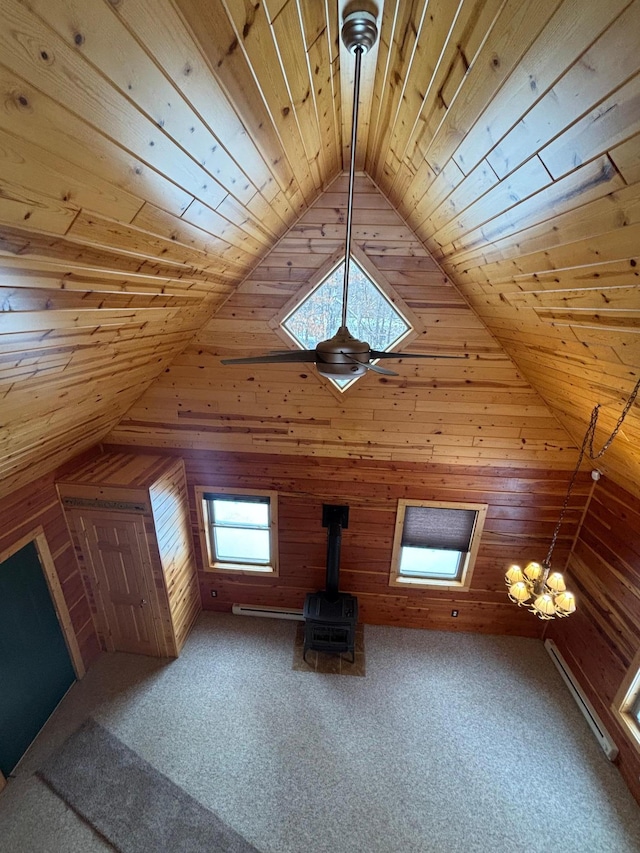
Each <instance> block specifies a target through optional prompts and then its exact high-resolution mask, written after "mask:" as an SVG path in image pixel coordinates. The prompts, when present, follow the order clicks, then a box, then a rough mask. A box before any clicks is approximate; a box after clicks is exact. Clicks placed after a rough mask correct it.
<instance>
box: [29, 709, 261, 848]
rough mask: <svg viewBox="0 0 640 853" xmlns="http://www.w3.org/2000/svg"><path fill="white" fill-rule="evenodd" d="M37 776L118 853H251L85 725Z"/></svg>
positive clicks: (116, 743) (148, 768) (178, 791)
mask: <svg viewBox="0 0 640 853" xmlns="http://www.w3.org/2000/svg"><path fill="white" fill-rule="evenodd" d="M38 776H40V778H41V779H43V780H44V781H45V782H46V783H47V785H49V787H50V788H51V789H52V790H53V791H55V793H56V794H57V795H58V796H59V797H61V798H62V799H63V800H64V802H65V803H67V805H69V806H70V807H71V808H72V809H73V810H74V811H75V812H76V814H78V815H79V816H80V817H81V818H83V820H85V821H86V822H87V823H88V824H89V825H90V826H91V827H92V829H94V830H95V831H96V832H97V833H98V834H99V835H100V836H101V837H102V838H104V839H105V840H106V841H108V842H109V843H110V844H112V845H113V847H114V848H115V849H116V850H118V851H119V853H147V851H149V850H163V851H173V850H180V851H182V853H202V851H205V850H206V851H211V852H212V853H214V851H215V853H257V851H256V848H255V847H252V846H251V845H250V844H248V843H247V842H246V841H245V840H244V839H243V838H242V837H241V836H239V835H238V833H237V832H234V830H233V829H231V828H230V827H228V826H227V825H226V824H224V823H223V822H222V821H221V820H220V818H218V816H217V815H215V814H214V813H213V812H211V811H209V810H208V809H205V808H204V807H203V806H202V805H200V803H199V802H198V801H197V800H194V799H193V797H190V796H189V795H188V794H186V793H185V791H184V790H183V789H182V788H179V787H178V786H177V785H175V784H174V783H173V782H172V781H171V780H170V779H168V778H167V777H166V776H165V775H164V774H163V773H160V772H159V771H158V770H156V769H155V768H154V767H153V766H152V765H151V764H149V763H148V762H147V761H144V760H143V759H142V758H140V756H139V755H137V753H135V752H134V751H133V750H131V749H129V748H128V747H127V746H125V745H124V744H123V743H122V742H121V741H120V740H118V738H117V737H114V735H112V734H110V733H109V732H108V731H107V730H106V729H103V728H102V726H100V725H98V724H97V723H96V722H95V721H94V720H92V719H89V720H87V721H86V722H85V723H83V725H82V726H81V727H80V728H79V729H78V731H77V732H74V734H72V735H71V737H70V738H69V739H68V740H67V741H65V743H64V744H63V745H62V746H61V747H60V749H59V750H57V752H55V753H54V754H53V755H52V756H51V757H50V758H49V759H48V761H47V762H46V764H45V765H44V767H42V768H41V769H40V770H39V771H38Z"/></svg>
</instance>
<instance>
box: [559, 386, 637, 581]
mask: <svg viewBox="0 0 640 853" xmlns="http://www.w3.org/2000/svg"><path fill="white" fill-rule="evenodd" d="M639 391H640V379H638V381H637V382H636V384H635V387H634V389H633V391H632V392H631V396H630V397H629V399H628V400H627V402H626V404H625V407H624V409H623V410H622V413H621V415H620V417H619V418H618V421H617V423H616V425H615V427H614V428H613V432H612V433H611V435H610V436H609V438H608V439H607V440H606V441H605V443H604V444H603V445H602V448H601V449H600V450H599V451H598V452H597V453H595V452H594V449H593V439H594V437H595V433H596V425H597V423H598V414H599V413H600V403H598V405H597V406H595V407H594V409H593V411H592V412H591V419H590V421H589V426H588V427H587V431H586V432H585V434H584V439H583V440H582V447H581V448H580V454H579V456H578V462H577V464H576V467H575V468H574V471H573V474H572V475H571V479H570V480H569V487H568V489H567V494H566V496H565V499H564V503H563V504H562V509H561V510H560V517H559V518H558V522H557V524H556V527H555V530H554V531H553V536H552V538H551V545H550V546H549V550H548V552H547V556H546V557H545V560H544V566H545V573H546V572H548V571H549V568H550V566H551V555H552V554H553V549H554V548H555V547H556V541H557V539H558V534H559V533H560V527H561V525H562V522H563V520H564V516H565V513H566V511H567V507H568V506H569V498H570V497H571V492H572V490H573V485H574V483H575V481H576V477H577V476H578V471H579V470H580V466H581V465H582V460H583V459H584V455H585V452H586V450H587V445H588V446H589V459H593V460H595V459H600V457H601V456H602V454H603V453H604V452H605V451H606V450H608V448H609V445H610V444H611V442H612V441H613V439H614V438H615V437H616V435H617V434H618V432H619V431H620V427H621V426H622V423H623V421H624V419H625V418H626V417H627V414H628V412H629V409H630V408H631V406H633V404H634V402H635V399H636V397H637V396H638V392H639Z"/></svg>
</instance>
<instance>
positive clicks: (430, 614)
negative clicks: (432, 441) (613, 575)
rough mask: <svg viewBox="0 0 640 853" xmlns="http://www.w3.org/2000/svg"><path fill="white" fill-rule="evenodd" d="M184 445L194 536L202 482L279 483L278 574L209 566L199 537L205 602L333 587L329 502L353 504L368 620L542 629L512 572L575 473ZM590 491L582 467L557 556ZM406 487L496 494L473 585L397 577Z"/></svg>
mask: <svg viewBox="0 0 640 853" xmlns="http://www.w3.org/2000/svg"><path fill="white" fill-rule="evenodd" d="M107 449H109V450H119V449H125V448H117V447H107ZM181 456H182V457H183V458H184V460H185V464H186V470H187V481H188V484H189V500H190V504H191V516H192V530H193V536H194V540H195V541H196V542H198V521H197V517H196V509H195V497H194V487H195V486H196V485H198V486H205V487H210V488H215V487H230V488H233V487H235V488H244V489H251V488H255V489H265V490H269V489H273V490H276V491H277V492H278V517H279V528H278V538H279V547H280V573H279V577H277V578H256V577H244V578H242V577H235V578H234V577H233V576H224V575H217V574H216V575H213V574H211V573H205V572H203V568H202V559H201V554H200V549H199V548H198V547H196V560H197V563H198V566H199V578H200V588H201V592H202V604H203V607H205V608H208V609H222V610H228V609H230V607H231V605H232V604H233V603H234V602H239V603H242V604H266V605H272V606H279V607H280V606H282V607H302V605H303V602H304V596H305V594H306V593H307V592H310V591H314V590H316V589H321V588H322V587H323V586H324V573H325V567H326V542H327V538H326V529H324V528H323V527H322V504H323V503H345V504H348V505H349V507H350V516H349V529H348V530H345V531H344V533H343V539H342V561H341V587H342V588H343V589H344V590H345V591H349V592H353V593H355V594H357V595H358V598H359V601H360V608H361V619H362V620H363V621H364V622H368V623H381V624H388V625H404V626H413V627H422V628H436V629H443V630H463V631H482V632H488V633H512V634H521V635H524V636H540V635H541V633H542V623H541V622H540V621H539V620H538V619H536V618H535V617H534V616H532V615H531V614H530V613H528V612H526V611H524V610H523V609H520V608H518V607H516V606H515V605H513V604H512V603H511V602H509V601H508V599H507V596H506V591H505V587H504V583H503V575H504V572H505V569H506V568H507V566H508V565H509V564H510V563H511V562H513V561H528V560H530V559H536V558H541V557H543V556H544V555H545V554H546V551H547V548H548V546H549V541H550V538H551V535H552V532H553V528H554V525H555V522H556V520H557V517H558V514H559V510H560V506H561V504H562V501H563V498H564V493H565V491H566V486H567V479H568V474H567V472H560V473H558V474H554V473H552V472H550V471H549V470H548V469H546V468H545V469H538V470H535V469H515V468H514V469H505V468H499V469H497V468H483V469H478V468H475V467H465V466H460V467H454V466H447V465H441V464H433V463H431V464H425V465H415V464H412V463H406V462H396V463H391V462H384V461H378V460H376V461H366V460H348V459H340V458H334V459H331V458H308V459H301V458H300V457H298V456H286V455H272V454H243V453H211V452H207V451H199V450H183V451H182V452H181ZM589 490H590V481H589V480H588V478H586V477H583V476H582V475H581V478H580V481H579V483H578V485H577V487H576V490H575V493H574V496H573V497H572V500H571V504H570V509H569V512H568V514H567V518H566V523H565V525H563V529H562V531H561V535H560V539H559V542H558V547H557V554H556V556H557V565H558V566H560V565H561V564H563V562H564V560H565V559H566V557H567V555H568V552H569V549H570V547H571V543H572V541H573V537H574V535H575V532H576V527H577V524H578V523H579V520H580V517H581V514H582V510H583V507H584V503H585V501H586V498H587V496H588V493H589ZM399 498H418V499H425V500H451V501H471V502H484V503H487V504H488V505H489V509H488V514H487V520H486V522H485V527H484V534H483V537H482V544H481V546H480V551H479V555H478V559H477V562H476V568H475V571H474V575H473V581H472V585H471V589H470V591H469V592H468V593H451V592H434V591H431V590H430V591H421V590H398V589H397V588H391V587H389V585H388V581H389V569H390V564H391V549H392V544H393V533H394V525H395V519H396V509H397V502H398V499H399ZM212 589H213V590H216V591H217V593H218V595H217V598H215V599H213V598H211V594H210V593H211V590H212ZM452 609H457V610H459V616H458V617H457V618H452V617H451V610H452Z"/></svg>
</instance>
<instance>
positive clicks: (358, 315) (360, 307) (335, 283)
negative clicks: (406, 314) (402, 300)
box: [282, 258, 411, 388]
mask: <svg viewBox="0 0 640 853" xmlns="http://www.w3.org/2000/svg"><path fill="white" fill-rule="evenodd" d="M343 279H344V261H342V263H340V264H339V265H338V266H337V267H336V268H335V270H334V271H333V272H332V273H330V274H329V275H328V276H327V278H325V280H324V281H323V282H322V283H321V284H320V285H319V287H316V289H315V290H313V291H312V292H311V293H310V294H309V296H307V298H306V299H305V300H304V301H303V302H301V303H300V305H298V307H297V308H295V309H294V311H293V312H292V313H291V314H290V315H289V316H288V317H287V319H286V320H285V321H284V323H283V324H282V325H283V326H284V328H285V329H286V330H287V331H288V332H289V334H290V335H291V336H292V337H293V338H294V340H295V341H296V343H297V344H298V345H299V346H300V348H301V349H315V346H316V344H317V343H318V342H319V341H326V340H328V339H329V338H331V337H333V335H335V333H336V332H337V331H338V328H339V327H340V325H341V323H342V287H343ZM347 326H348V328H349V331H350V332H351V334H352V335H353V336H354V337H355V338H358V340H360V341H367V342H368V343H369V346H370V347H371V349H375V350H383V351H386V350H390V349H392V348H393V346H394V345H395V344H396V343H398V341H400V340H401V339H402V338H403V337H404V336H405V335H406V333H407V332H408V331H409V330H410V328H411V327H410V326H409V324H408V323H407V322H406V321H405V320H404V318H403V317H402V316H401V315H400V314H399V313H398V311H397V309H396V308H395V306H394V305H393V304H392V303H391V302H390V301H389V300H388V299H387V297H386V296H385V294H384V293H383V292H382V291H381V290H380V288H379V287H378V285H377V284H376V283H375V282H374V281H372V280H371V279H370V278H369V276H368V275H367V274H366V273H365V272H364V270H363V269H362V268H361V267H360V266H359V265H358V264H357V263H356V262H355V261H354V260H353V258H352V259H351V264H350V266H349V294H348V300H347ZM331 381H332V382H333V383H334V384H335V385H338V386H339V387H340V388H344V386H345V385H349V384H351V382H353V381H354V380H353V379H352V378H348V379H332V380H331Z"/></svg>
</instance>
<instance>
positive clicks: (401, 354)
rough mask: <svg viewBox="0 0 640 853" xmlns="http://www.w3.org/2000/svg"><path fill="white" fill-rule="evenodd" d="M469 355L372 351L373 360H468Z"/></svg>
mask: <svg viewBox="0 0 640 853" xmlns="http://www.w3.org/2000/svg"><path fill="white" fill-rule="evenodd" d="M468 357H469V356H468V355H437V354H435V353H424V352H378V351H377V350H373V349H372V350H371V358H468Z"/></svg>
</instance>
